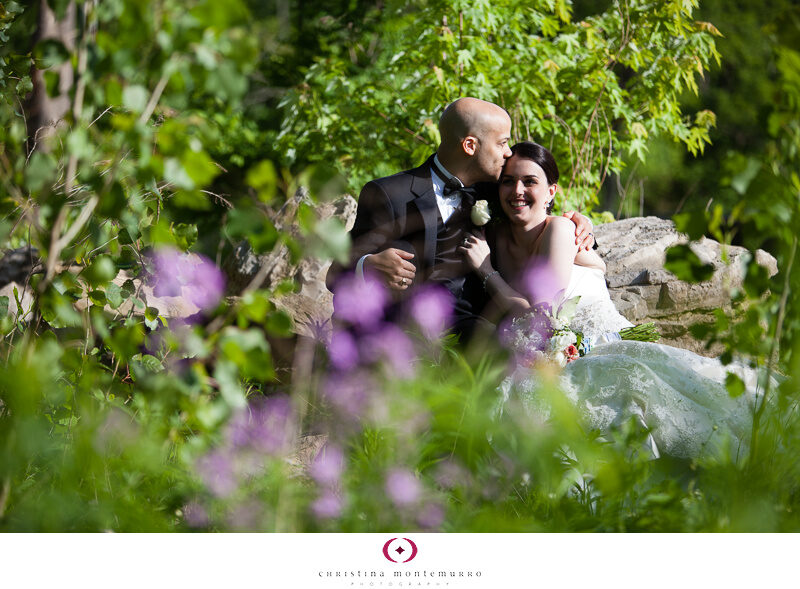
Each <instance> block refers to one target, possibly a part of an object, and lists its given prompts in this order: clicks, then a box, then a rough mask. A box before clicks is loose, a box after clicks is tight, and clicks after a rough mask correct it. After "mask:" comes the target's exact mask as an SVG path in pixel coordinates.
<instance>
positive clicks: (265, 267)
mask: <svg viewBox="0 0 800 589" xmlns="http://www.w3.org/2000/svg"><path fill="white" fill-rule="evenodd" d="M303 202H307V203H309V204H310V202H311V201H310V200H309V197H308V191H307V190H306V189H304V188H300V189H299V190H298V191H297V192H296V193H295V195H294V196H293V197H292V198H291V199H289V200H288V201H287V202H286V204H285V205H284V206H283V207H282V208H281V209H280V210H279V211H277V212H276V214H275V216H274V218H273V223H274V224H275V226H276V227H277V228H278V229H280V230H283V231H288V232H289V234H290V235H291V236H292V237H295V238H298V239H300V238H301V237H302V236H301V234H300V229H299V227H298V225H297V223H296V220H297V210H298V207H299V206H300V204H301V203H303ZM314 210H315V212H316V214H317V219H318V220H319V221H322V220H325V219H329V218H332V217H335V218H337V219H340V220H341V221H342V222H343V223H344V224H345V227H346V229H347V230H348V231H349V230H350V229H351V228H352V226H353V223H354V222H355V213H356V201H355V199H354V198H353V197H352V196H350V195H344V196H343V197H341V198H339V199H337V200H335V201H332V202H328V203H323V204H319V205H315V206H314ZM329 266H330V260H321V259H318V258H314V257H306V258H304V259H302V260H300V261H299V262H298V263H297V264H292V263H291V259H290V252H289V248H287V247H286V246H285V245H281V246H279V247H277V248H276V249H275V250H274V251H272V252H270V253H269V254H264V255H256V254H255V253H253V251H252V250H251V249H250V246H249V245H248V244H247V242H242V243H240V244H239V245H238V246H237V247H236V249H235V250H234V252H233V254H232V255H231V256H230V257H229V258H228V259H227V260H225V262H224V263H223V265H222V271H223V272H224V273H225V275H226V277H227V281H228V294H230V295H234V296H235V295H238V294H240V293H241V292H242V291H243V290H244V289H245V288H247V286H248V285H249V284H250V283H251V282H252V281H253V280H254V279H256V278H257V277H259V274H261V275H263V276H261V278H263V282H261V288H266V289H269V288H274V287H275V286H277V285H278V284H279V283H280V282H281V281H283V280H291V281H293V282H294V284H295V285H296V286H297V292H295V293H290V294H286V295H283V296H280V297H276V298H275V299H274V301H273V302H274V303H275V305H276V306H277V307H279V308H281V309H283V310H284V311H286V312H287V313H288V314H289V315H290V316H291V317H292V318H293V320H294V322H295V325H296V328H297V331H298V333H300V334H301V335H306V336H314V335H315V333H317V332H318V331H319V330H320V329H324V326H325V324H326V323H327V322H328V320H329V319H330V317H331V314H332V313H333V295H332V294H331V293H330V291H328V289H327V288H326V287H325V275H326V274H327V272H328V267H329Z"/></svg>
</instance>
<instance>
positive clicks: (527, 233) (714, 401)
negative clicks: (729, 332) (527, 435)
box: [461, 142, 757, 458]
mask: <svg viewBox="0 0 800 589" xmlns="http://www.w3.org/2000/svg"><path fill="white" fill-rule="evenodd" d="M511 151H512V154H513V155H512V156H511V157H510V158H509V159H508V160H507V161H506V164H505V167H504V169H503V173H502V175H501V177H500V185H499V189H498V191H499V201H500V202H499V204H500V208H501V209H502V212H503V217H504V218H503V219H502V220H501V222H500V223H499V224H497V225H496V226H495V229H496V230H495V231H493V232H492V234H491V235H490V236H489V237H490V241H491V242H492V247H491V248H490V247H489V245H488V243H487V239H486V236H485V235H484V233H483V232H482V231H479V232H475V234H473V235H471V236H469V237H468V238H466V239H465V240H464V242H463V243H462V246H461V252H462V253H463V254H464V256H465V258H466V260H467V263H468V264H469V266H470V267H471V268H472V269H473V271H474V272H476V273H477V274H478V276H479V278H480V279H481V280H482V281H483V284H484V288H485V289H486V290H487V292H488V293H489V295H490V296H491V297H492V302H491V304H490V307H491V308H488V310H487V311H486V313H488V314H490V315H491V317H490V318H493V319H496V318H497V317H498V316H503V315H509V314H510V315H511V316H519V315H520V314H523V313H525V312H530V311H531V309H532V308H533V306H534V305H536V304H538V303H551V304H553V303H558V302H559V301H560V300H568V299H571V298H573V297H580V300H579V301H578V305H577V309H576V312H575V316H574V318H573V319H572V321H571V323H570V327H571V329H573V330H574V331H579V332H582V333H583V335H584V339H585V341H587V342H588V343H589V344H590V346H591V351H590V352H589V353H588V354H586V355H585V356H583V357H581V358H579V359H577V360H575V361H573V362H571V363H569V364H567V365H566V367H565V369H564V371H563V374H562V376H561V387H562V389H563V391H564V392H565V394H566V395H567V396H568V398H569V399H570V400H571V401H572V402H573V404H574V405H575V406H576V407H577V409H578V411H579V414H580V415H581V417H582V418H583V420H584V422H585V424H586V426H588V427H589V428H590V429H596V430H606V429H608V428H611V427H615V426H621V425H622V424H623V423H624V422H626V421H628V420H629V419H631V418H635V419H637V420H638V421H639V422H640V423H642V424H643V425H645V427H646V428H647V429H648V430H649V432H650V446H651V451H652V453H653V455H654V456H656V457H658V456H659V453H660V452H662V453H666V454H669V455H671V456H674V457H679V458H693V457H699V456H702V455H707V454H708V453H711V452H719V451H725V452H731V454H732V455H733V456H734V457H736V456H737V455H739V454H741V453H742V452H744V451H745V450H746V447H747V440H748V436H749V432H750V427H751V423H752V406H753V403H754V401H755V400H756V395H755V394H754V393H753V392H752V391H755V390H756V381H757V378H756V374H755V373H754V371H752V370H750V369H746V368H744V367H742V366H736V367H731V366H729V367H725V366H723V365H722V364H721V363H720V362H719V361H718V360H715V359H710V358H705V357H702V356H698V355H696V354H693V353H691V352H688V351H686V350H681V349H678V348H673V347H669V346H664V345H659V344H654V343H649V342H639V341H621V340H620V337H619V335H618V332H619V331H620V330H621V329H623V328H625V327H630V326H631V325H632V324H631V323H630V322H629V321H627V320H626V319H625V318H624V317H623V316H622V315H620V314H619V313H618V312H617V310H616V309H615V308H614V304H613V302H612V301H611V298H610V296H609V294H608V290H607V288H606V283H605V276H604V274H605V264H604V263H603V261H602V260H601V259H600V257H599V256H598V255H597V254H596V253H595V252H594V251H580V252H579V251H578V246H577V245H575V243H574V241H575V240H574V226H573V224H572V223H571V222H570V221H569V220H567V219H565V218H563V217H557V216H553V215H550V214H549V213H550V211H551V210H552V208H553V200H554V198H555V196H556V193H557V192H558V184H557V182H558V166H557V165H556V162H555V159H554V158H553V155H552V154H551V153H550V152H549V151H548V150H547V149H545V148H544V147H542V146H541V145H538V144H536V143H531V142H522V143H518V144H517V145H515V146H513V147H512V148H511ZM729 371H735V372H736V374H737V375H738V376H739V377H740V378H742V379H743V380H744V381H745V384H746V385H747V389H748V391H750V392H749V393H747V394H745V395H742V396H740V397H738V398H732V397H731V396H730V395H729V394H728V391H727V389H726V387H725V385H724V383H725V379H726V376H727V373H728V372H729ZM537 384H538V383H537V379H536V375H535V374H534V373H533V370H532V369H531V368H530V367H529V366H526V365H518V366H517V368H516V369H515V370H514V373H513V374H512V375H511V376H510V377H509V378H507V379H506V380H505V381H504V382H503V384H502V385H501V392H502V394H503V396H504V399H503V401H507V400H508V398H509V397H510V396H511V395H518V396H519V397H520V398H521V400H522V402H523V405H524V406H525V408H526V410H527V412H528V413H529V414H530V415H531V417H534V418H546V417H547V414H548V409H547V406H546V405H547V403H546V401H545V400H544V399H543V398H540V397H539V395H538V389H537Z"/></svg>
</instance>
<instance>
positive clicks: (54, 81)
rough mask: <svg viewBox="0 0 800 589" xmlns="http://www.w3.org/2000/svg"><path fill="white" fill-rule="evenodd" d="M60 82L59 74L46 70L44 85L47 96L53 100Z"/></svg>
mask: <svg viewBox="0 0 800 589" xmlns="http://www.w3.org/2000/svg"><path fill="white" fill-rule="evenodd" d="M59 82H61V74H59V73H58V72H57V71H52V70H48V71H46V72H44V83H45V87H46V88H47V95H48V96H49V97H50V98H55V97H56V96H58V94H59V89H58V84H59Z"/></svg>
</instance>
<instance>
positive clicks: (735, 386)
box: [725, 372, 746, 399]
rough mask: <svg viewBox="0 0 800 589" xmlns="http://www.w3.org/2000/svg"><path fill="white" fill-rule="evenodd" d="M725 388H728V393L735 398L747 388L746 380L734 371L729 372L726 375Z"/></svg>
mask: <svg viewBox="0 0 800 589" xmlns="http://www.w3.org/2000/svg"><path fill="white" fill-rule="evenodd" d="M725 388H726V389H728V394H729V395H730V396H731V397H732V398H734V399H735V398H736V397H741V396H742V395H743V394H744V391H745V389H746V387H745V384H744V381H743V380H742V379H741V378H740V377H739V376H738V375H736V374H734V373H733V372H729V373H728V374H727V375H726V376H725Z"/></svg>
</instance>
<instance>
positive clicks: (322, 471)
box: [309, 444, 344, 486]
mask: <svg viewBox="0 0 800 589" xmlns="http://www.w3.org/2000/svg"><path fill="white" fill-rule="evenodd" d="M343 470H344V455H343V454H342V451H341V450H340V449H339V448H338V447H337V446H329V445H327V444H326V445H325V446H324V447H323V448H322V450H320V452H319V454H317V457H316V458H315V459H314V462H312V463H311V467H310V468H309V472H310V474H311V478H313V479H314V480H315V481H317V482H318V483H319V484H320V485H328V486H331V485H334V484H336V483H337V482H338V481H339V477H340V476H342V471H343Z"/></svg>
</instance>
